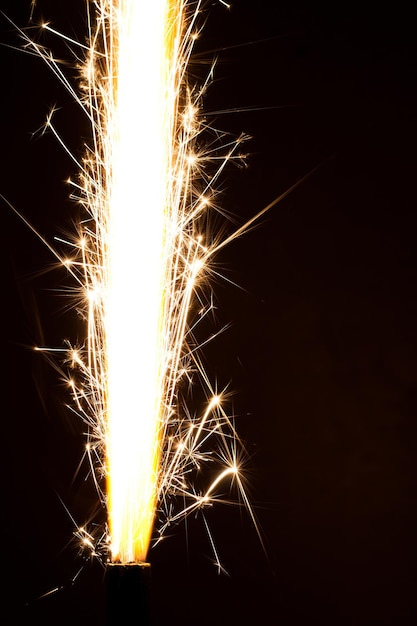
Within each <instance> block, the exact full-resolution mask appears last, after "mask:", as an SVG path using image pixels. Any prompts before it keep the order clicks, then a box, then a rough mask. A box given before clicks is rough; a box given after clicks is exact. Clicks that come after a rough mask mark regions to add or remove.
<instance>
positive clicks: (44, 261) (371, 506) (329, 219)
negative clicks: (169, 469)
mask: <svg viewBox="0 0 417 626" xmlns="http://www.w3.org/2000/svg"><path fill="white" fill-rule="evenodd" d="M208 4H209V5H210V3H208ZM29 5H30V3H29V2H24V1H23V0H18V1H12V0H2V1H1V7H2V10H4V12H5V13H6V14H7V15H9V16H10V17H11V18H12V19H14V20H15V21H16V22H17V24H18V25H19V26H25V25H27V24H28V16H29V10H30V6H29ZM84 10H85V9H84V4H83V2H82V1H81V0H80V1H77V2H75V1H74V0H73V1H72V2H69V1H68V0H65V1H64V0H60V2H59V3H58V2H56V1H55V2H52V0H49V1H47V0H42V1H39V3H38V6H37V9H36V12H35V16H36V19H37V20H38V19H39V17H40V16H42V17H44V18H45V19H48V20H49V19H50V20H51V22H52V25H53V26H54V27H56V28H57V29H58V30H61V31H63V32H65V33H66V34H68V35H70V36H72V35H73V34H74V35H75V36H76V37H78V38H80V37H81V38H82V37H83V32H84V30H83V29H84ZM1 33H2V35H1V39H2V42H3V43H5V44H11V45H13V46H17V47H19V45H20V43H19V40H18V37H17V35H16V33H15V31H14V29H13V28H12V27H11V26H10V24H8V22H7V20H6V19H4V18H2V19H1ZM33 35H34V36H35V37H37V38H39V41H41V42H44V43H45V44H47V45H48V46H51V47H52V48H53V49H54V50H56V53H57V55H58V56H60V55H61V56H63V57H65V58H68V56H69V55H68V52H67V51H66V49H65V45H64V44H63V43H62V42H61V41H59V40H58V39H57V38H54V37H52V36H50V35H48V36H46V35H39V34H36V31H35V30H34V31H33ZM0 55H1V57H0V59H1V60H0V67H1V72H2V91H1V94H2V95H1V118H0V123H1V137H2V151H1V162H2V166H1V172H0V193H1V194H3V195H4V196H5V197H6V198H7V199H8V200H9V201H10V202H11V203H13V204H14V206H16V208H17V209H18V210H19V211H20V212H21V213H22V214H23V215H24V216H25V217H26V218H27V219H28V220H29V221H31V222H32V223H33V224H34V225H35V226H36V228H37V229H38V231H39V232H40V234H41V235H42V236H44V237H45V238H46V240H47V241H49V242H51V243H52V242H53V237H54V236H55V235H60V234H61V233H62V231H63V230H64V231H65V229H68V228H69V227H70V226H71V221H72V220H73V219H74V217H73V216H74V215H75V213H74V212H75V211H76V208H75V207H74V204H73V203H71V202H70V201H69V199H68V195H69V189H68V186H67V185H66V184H65V182H64V181H65V179H66V178H67V177H68V176H69V175H73V174H74V165H73V163H72V162H71V160H70V159H69V158H68V156H66V155H65V153H64V152H63V151H62V150H61V149H60V148H59V146H58V145H57V144H56V142H55V140H54V139H53V137H52V136H51V135H45V136H44V137H42V138H40V137H39V136H37V135H35V136H34V137H32V133H33V132H34V131H36V130H37V129H38V128H40V127H41V126H42V124H43V122H44V119H45V116H46V114H47V113H48V111H49V109H50V107H51V106H52V105H55V104H56V105H57V106H58V107H59V111H57V114H56V123H57V126H59V128H60V129H61V131H62V135H63V138H64V141H65V142H66V144H67V145H68V146H69V148H70V149H71V150H73V151H74V152H75V153H76V154H82V143H83V141H84V139H85V138H88V124H87V122H86V120H85V119H84V117H83V115H82V114H81V113H80V111H79V109H78V108H77V106H76V105H75V104H74V103H73V102H72V101H71V98H70V97H69V96H68V95H67V94H66V93H65V90H64V89H63V87H62V86H61V85H60V84H59V82H58V81H57V80H56V78H54V77H53V76H52V75H51V73H50V72H49V70H48V69H47V68H46V67H45V66H44V65H43V64H42V62H41V61H40V60H39V59H35V58H32V57H31V56H29V55H25V54H23V53H22V52H19V51H17V50H13V49H11V48H9V47H7V46H3V47H2V48H1V49H0ZM213 56H218V57H219V62H218V65H217V68H216V72H215V80H214V83H213V85H212V86H211V87H210V89H209V92H208V94H207V97H206V99H205V104H204V109H205V112H206V115H207V119H210V120H213V123H214V124H215V125H216V127H220V128H221V129H223V130H225V131H228V132H230V133H232V134H239V133H240V132H241V131H243V132H246V133H249V134H250V135H251V136H252V137H253V139H252V140H251V141H249V142H248V143H247V146H246V149H247V151H248V153H249V157H248V161H247V163H248V167H247V168H246V169H238V168H234V167H233V166H231V167H230V168H229V169H228V171H227V173H226V174H225V176H224V178H223V179H222V181H221V191H222V196H221V204H222V206H223V207H224V209H225V210H226V211H228V212H230V213H232V214H234V215H236V216H237V219H238V222H239V223H243V222H244V221H245V220H246V219H249V218H250V217H251V216H252V215H254V214H256V213H257V212H258V211H260V210H261V209H262V208H263V207H264V206H266V205H267V204H268V203H269V202H271V201H272V200H274V198H276V197H277V196H279V195H280V194H281V193H282V192H284V191H285V190H286V189H287V188H289V187H290V186H291V185H293V184H294V183H295V182H296V181H297V180H299V179H300V178H302V177H303V176H304V175H305V174H306V173H308V172H309V171H311V170H312V169H313V168H315V167H316V166H319V168H318V170H316V171H315V173H314V174H312V175H311V176H310V177H309V178H308V179H307V180H305V181H304V182H303V183H302V184H301V185H300V186H299V187H298V188H297V189H296V190H295V191H293V192H292V193H291V194H290V195H289V196H288V197H287V198H286V199H285V200H283V201H282V202H281V203H280V204H278V205H276V206H275V207H274V208H272V209H271V210H270V211H269V212H268V213H267V214H266V215H264V216H263V217H262V219H261V220H260V221H259V223H258V224H257V227H256V228H255V229H254V230H252V231H251V232H250V233H248V234H246V235H245V236H243V237H242V238H240V239H239V240H237V241H235V242H234V243H232V244H231V245H230V246H228V247H227V248H225V249H224V250H223V251H222V252H221V253H220V254H219V256H218V257H217V258H216V263H217V264H218V267H219V268H221V270H222V272H223V274H224V275H225V276H226V277H227V279H228V280H230V281H233V282H235V283H237V284H238V285H240V288H238V287H233V286H231V285H230V283H229V282H227V281H220V280H219V281H218V282H217V283H216V284H215V285H214V290H215V295H216V303H217V306H218V309H217V312H216V314H217V322H216V323H217V324H218V326H219V327H220V326H221V325H222V324H224V323H227V322H231V327H230V329H229V330H227V331H226V332H225V333H224V334H223V335H222V336H221V338H220V339H218V340H217V342H214V343H212V344H211V345H210V346H209V347H208V348H207V350H206V351H205V355H206V361H207V363H208V368H209V372H210V374H211V375H212V376H213V377H214V378H217V379H218V381H219V386H220V387H222V386H224V385H227V384H228V383H229V382H230V386H231V388H232V389H233V390H234V391H235V395H234V397H233V410H234V412H235V414H236V416H237V428H238V431H239V433H240V434H241V436H242V438H243V440H244V441H245V444H246V447H247V450H248V453H249V457H250V459H249V461H248V463H247V468H246V469H247V472H248V480H249V492H250V495H251V500H252V502H253V505H254V508H255V511H256V515H257V517H258V520H259V524H260V528H261V531H262V536H263V540H264V544H265V550H266V554H265V553H264V551H263V549H262V546H261V544H260V542H259V540H258V538H257V536H256V533H255V531H254V529H253V528H252V526H251V523H250V521H249V520H248V518H247V516H246V515H245V514H242V512H241V511H239V510H238V509H237V508H236V507H229V508H228V507H223V506H221V505H219V507H217V508H215V509H213V510H210V511H207V518H208V520H209V522H210V524H211V526H212V527H213V532H214V537H215V539H216V545H217V548H218V550H219V553H220V557H221V559H222V562H223V565H224V567H225V569H226V570H227V572H228V574H229V575H224V574H222V575H218V573H217V570H216V568H215V566H214V565H213V564H212V562H211V561H212V554H211V550H210V544H209V542H208V540H207V537H206V535H205V530H204V526H203V524H202V523H201V520H199V519H197V520H194V519H191V520H190V523H189V525H188V535H187V534H186V533H185V531H184V528H178V529H176V530H175V531H173V533H172V535H171V536H170V537H169V538H168V539H167V541H166V542H165V543H162V544H161V545H159V546H158V547H157V548H155V550H153V551H152V552H151V554H150V560H151V562H152V575H153V592H154V596H155V598H154V600H155V606H154V614H155V624H156V625H159V624H161V625H162V624H164V625H165V624H167V625H168V624H172V625H175V624H184V625H185V624H195V623H198V624H201V625H205V624H212V623H215V624H217V625H219V626H222V625H226V624H262V623H269V624H278V625H282V626H292V625H296V624H297V625H298V624H307V623H313V624H318V625H323V626H324V625H326V626H327V625H329V626H330V625H332V626H333V625H340V626H344V625H346V626H348V625H349V626H353V625H354V626H365V625H371V624H372V625H373V624H375V625H382V624H383V625H390V626H391V625H392V626H397V625H398V626H401V625H407V626H408V625H411V624H415V623H417V599H416V591H415V590H416V583H417V576H416V573H417V572H416V570H417V565H416V556H417V553H416V552H417V551H416V541H415V534H416V524H417V515H416V507H415V500H416V495H417V359H416V355H417V351H416V348H417V334H416V319H417V315H416V314H417V310H416V309H417V306H416V305H417V302H416V295H415V294H416V287H417V284H416V283H417V252H416V246H415V227H416V212H415V172H416V158H415V148H416V139H417V127H416V95H417V91H416V74H415V69H416V47H415V32H414V22H413V19H412V15H411V8H410V9H405V5H404V6H402V5H401V3H397V4H396V5H395V7H394V6H391V5H387V6H386V7H385V8H384V7H383V6H382V4H379V5H375V6H371V5H370V3H364V5H360V4H357V5H355V4H347V3H346V4H340V3H333V4H332V5H331V7H330V8H329V7H328V6H326V5H324V4H320V3H318V4H317V3H310V2H305V3H303V2H301V1H299V0H294V2H291V3H288V2H284V3H280V2H268V1H266V0H256V2H255V1H254V0H234V1H233V2H232V9H231V10H230V11H228V10H227V9H225V7H224V6H222V5H221V4H219V3H217V4H216V3H215V2H213V3H212V5H211V6H210V7H209V12H208V21H207V24H206V27H205V29H204V32H203V35H202V37H201V41H200V42H199V43H198V46H197V48H196V56H195V60H194V65H193V66H192V68H191V69H192V71H193V72H195V74H196V76H197V77H198V76H200V77H201V76H202V75H203V74H204V71H205V70H206V68H207V66H203V65H202V64H201V61H202V60H204V59H205V60H207V59H211V58H213ZM68 71H69V72H70V74H72V75H74V72H73V70H71V68H70V67H68ZM216 111H217V112H219V113H218V114H216V115H212V113H213V112H216ZM77 151H78V152H77ZM1 225H2V227H1V232H2V246H1V254H2V267H3V277H4V288H3V296H2V301H3V306H2V314H3V333H4V336H3V341H2V347H3V350H4V356H3V372H4V373H3V383H2V394H3V402H4V410H3V416H2V450H3V453H2V462H3V467H2V492H3V522H4V529H3V533H2V537H3V545H4V549H3V570H4V573H5V582H4V583H2V584H3V589H4V598H5V599H4V603H3V607H4V611H5V612H6V611H7V609H8V608H9V607H10V611H11V613H10V617H8V618H5V620H4V623H8V624H9V623H10V624H14V623H19V624H20V623H27V624H34V623H43V624H70V623H71V624H73V623H78V624H90V623H103V620H104V602H103V597H104V591H103V570H102V569H101V568H100V566H98V564H97V563H95V562H92V563H89V562H88V561H85V560H83V559H82V558H81V557H80V556H79V555H78V548H77V546H76V545H75V544H74V541H73V531H74V524H73V521H72V520H71V517H70V515H69V514H68V512H67V511H66V510H65V507H68V510H69V512H70V514H71V515H72V516H73V517H74V519H75V521H76V523H77V524H82V523H84V521H86V520H88V519H90V518H91V516H92V515H93V514H95V513H96V509H97V498H96V497H95V495H94V491H93V489H92V487H91V485H90V483H89V482H88V481H85V480H84V474H85V472H84V470H83V472H82V473H80V474H78V475H76V468H77V466H78V463H79V460H80V457H81V455H82V450H83V436H82V427H81V426H80V424H79V422H78V421H77V420H76V419H75V417H74V416H73V415H72V414H71V412H70V411H69V410H68V409H66V408H65V406H64V405H65V403H66V402H67V401H68V400H69V398H68V396H67V390H66V389H65V387H64V385H63V383H62V381H61V380H60V378H59V374H58V373H57V372H55V371H54V369H53V368H52V367H51V366H50V365H48V363H47V362H46V361H45V359H43V357H42V356H41V355H39V354H37V353H33V351H32V349H31V348H32V346H33V345H39V344H41V345H50V346H62V345H63V339H65V338H66V337H70V338H71V339H72V340H74V339H75V340H76V339H77V337H78V338H79V336H80V335H82V326H81V325H80V320H79V319H78V318H77V316H76V315H75V314H74V312H73V311H71V310H70V309H69V307H68V300H67V299H65V297H63V296H62V292H61V288H62V286H63V285H64V284H65V280H66V279H65V275H63V272H62V270H61V271H57V270H56V269H53V267H52V266H53V264H54V258H53V257H52V255H51V253H50V252H49V251H48V250H47V249H46V247H45V246H44V245H43V244H42V243H41V241H40V240H39V239H38V238H37V237H36V236H35V235H34V234H33V233H32V232H30V230H29V229H28V228H27V227H26V226H25V225H24V224H23V222H22V221H21V220H19V218H17V217H16V215H15V214H14V213H13V212H12V211H11V210H10V209H9V208H8V207H7V205H6V204H5V203H4V202H3V203H2V209H1ZM64 505H65V506H64ZM187 541H188V544H187ZM81 567H82V569H81V573H80V574H79V576H77V577H76V574H77V572H78V570H79V569H80V568H81ZM74 577H76V580H75V581H74V582H73V583H72V582H71V581H72V579H73V578H74ZM55 587H61V589H60V590H59V591H57V592H55V593H52V594H49V595H47V596H46V597H41V596H42V595H43V594H45V593H47V592H48V591H50V590H53V589H54V588H55ZM132 623H140V622H138V621H136V622H135V620H134V619H133V621H132Z"/></svg>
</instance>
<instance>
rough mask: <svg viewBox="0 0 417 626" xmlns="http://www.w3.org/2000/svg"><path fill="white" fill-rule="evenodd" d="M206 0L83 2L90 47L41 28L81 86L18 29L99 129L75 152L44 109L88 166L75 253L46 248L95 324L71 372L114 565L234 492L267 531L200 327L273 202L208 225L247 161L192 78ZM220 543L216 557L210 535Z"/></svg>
mask: <svg viewBox="0 0 417 626" xmlns="http://www.w3.org/2000/svg"><path fill="white" fill-rule="evenodd" d="M221 4H225V5H226V3H221ZM226 6H227V5H226ZM203 8H204V7H203V2H201V1H191V0H153V1H152V2H135V1H134V0H97V1H95V2H87V20H88V33H89V34H88V39H87V43H86V44H80V43H79V42H76V41H73V40H71V39H69V38H68V37H67V36H65V35H62V34H60V33H58V32H57V31H56V30H55V29H54V28H53V27H52V26H51V24H48V23H45V24H43V25H42V28H43V29H44V30H46V31H49V32H51V33H52V34H53V35H58V36H60V37H63V38H64V39H65V40H66V42H67V43H69V44H70V45H71V46H72V47H73V49H74V50H76V52H74V56H75V58H76V59H78V58H79V56H80V52H81V53H82V56H83V62H82V63H81V64H80V75H81V90H80V89H77V88H76V87H75V86H74V85H73V83H72V81H71V80H70V79H69V78H68V77H67V76H66V74H65V73H64V72H63V70H62V66H61V64H60V63H59V62H58V61H57V60H56V59H55V58H54V55H53V54H52V52H51V51H50V50H49V49H46V48H45V47H43V46H41V45H39V44H38V43H37V42H36V41H35V40H34V39H33V38H31V37H29V35H28V34H27V31H25V30H20V31H19V32H20V34H21V36H22V37H23V39H24V42H25V46H26V49H27V50H29V51H30V52H31V53H34V54H35V55H37V56H39V57H40V58H41V59H42V60H43V61H44V62H45V63H47V65H48V66H49V68H50V69H51V70H52V72H53V73H54V74H55V75H56V76H57V77H58V79H59V80H60V81H61V82H62V84H63V85H64V86H65V87H66V89H67V90H68V91H69V93H70V94H71V96H72V97H73V98H74V100H75V101H76V102H77V103H78V104H79V106H80V107H81V108H82V110H83V111H84V112H85V114H86V115H87V116H88V119H89V122H90V128H91V141H90V142H89V144H88V145H87V146H86V148H85V152H84V154H83V156H82V158H81V159H78V158H77V157H76V156H74V155H73V154H72V153H70V152H69V149H68V148H67V147H66V145H65V142H64V141H63V140H62V139H61V137H60V134H59V132H58V131H57V129H56V127H55V126H54V121H53V111H52V112H51V113H50V115H48V117H47V121H46V124H45V130H49V131H50V132H52V133H53V134H54V135H55V137H56V139H57V140H58V142H59V143H60V144H61V146H62V147H63V148H64V149H65V150H66V151H67V152H68V153H69V154H70V156H71V158H72V159H73V161H74V162H75V163H76V166H77V170H78V175H77V177H76V178H75V179H74V180H72V181H70V184H71V186H72V190H73V191H72V197H73V199H74V200H75V201H76V202H77V203H78V204H79V205H80V206H81V207H82V210H83V217H82V219H81V220H80V221H79V223H78V225H77V228H76V232H75V234H74V237H73V238H67V239H65V240H63V239H61V240H60V241H61V243H64V244H65V245H66V246H68V249H69V250H70V252H69V253H68V255H67V256H66V257H64V256H62V255H61V254H60V253H59V252H57V250H56V249H55V248H54V247H53V246H51V245H50V244H49V243H47V242H46V241H45V242H44V243H45V244H46V245H47V246H48V248H49V249H50V250H51V252H52V253H53V254H54V255H55V257H56V258H57V259H58V261H59V263H60V264H61V265H62V266H64V267H65V268H66V269H67V271H69V273H70V275H71V276H72V278H73V279H74V284H75V289H76V292H77V293H76V300H77V302H76V306H77V307H78V309H79V310H80V311H81V312H82V315H83V318H84V320H85V329H86V330H85V341H84V343H83V344H82V345H80V346H73V345H68V346H67V347H66V348H65V354H66V357H65V358H66V360H67V363H68V364H69V368H68V371H69V372H70V373H71V375H67V376H66V378H67V382H68V385H69V386H70V389H71V391H72V395H73V410H74V411H75V412H76V413H77V415H78V416H79V417H80V419H81V420H82V421H83V422H84V424H85V431H86V449H85V457H86V458H87V459H88V464H89V468H90V469H92V470H93V472H92V474H93V476H94V481H95V484H96V487H97V491H98V494H99V498H100V501H101V503H102V504H103V506H104V507H105V509H106V511H107V519H108V532H107V531H106V532H105V533H100V539H99V540H96V539H95V538H94V536H93V534H90V533H89V531H88V530H87V529H86V527H85V525H84V526H83V527H80V528H77V531H76V533H75V534H76V536H77V537H78V538H79V540H80V541H81V542H82V543H83V545H84V547H85V546H87V547H90V548H91V554H93V555H103V554H105V555H106V558H108V557H107V555H109V558H110V559H111V560H112V561H113V562H120V563H131V562H143V561H145V560H146V558H147V554H148V550H149V546H150V545H151V544H152V542H157V541H158V540H159V539H160V538H162V537H163V536H164V534H165V533H166V530H167V528H168V527H170V526H171V525H173V524H177V523H179V522H180V521H182V520H184V519H185V518H186V517H187V516H188V515H189V514H190V513H191V512H196V511H201V510H202V509H204V507H207V506H208V505H210V504H211V503H213V502H214V501H218V500H222V498H223V495H222V494H223V493H224V492H225V491H227V490H228V489H229V488H231V487H232V485H233V486H234V487H235V488H237V493H238V496H237V501H239V502H241V503H243V505H244V506H245V507H246V508H247V510H248V511H249V515H250V516H251V518H252V519H253V521H254V523H255V526H256V521H255V516H254V514H253V511H252V508H251V506H250V503H249V500H248V497H247V495H246V492H245V489H244V480H243V477H242V473H241V461H242V459H243V458H244V449H243V446H242V444H241V442H240V441H239V438H238V436H237V433H236V431H235V427H234V420H233V419H232V418H231V417H230V416H229V415H228V413H227V411H226V409H225V406H226V404H227V402H226V400H227V394H226V393H218V392H217V390H216V387H215V385H214V384H212V383H211V382H210V379H209V376H208V375H207V374H206V372H205V370H204V367H203V364H202V359H201V353H200V350H201V343H200V345H199V343H198V341H197V339H196V338H195V333H196V328H197V327H198V325H199V323H200V322H201V321H202V320H203V319H204V318H205V317H206V316H207V315H209V314H210V312H211V310H212V308H213V304H212V299H211V296H210V289H208V285H209V283H210V281H209V278H210V274H211V272H212V271H214V270H213V269H212V265H211V262H212V259H213V257H214V255H215V253H216V252H217V251H218V250H219V249H221V248H222V247H224V246H225V245H226V244H228V243H229V242H230V241H231V240H233V239H234V238H235V237H237V236H239V235H241V234H242V232H243V231H244V230H245V229H246V227H249V226H250V225H251V224H252V223H253V221H254V220H255V219H256V218H257V217H259V215H260V214H262V213H263V212H264V211H266V210H268V209H269V208H270V207H266V208H265V209H264V210H263V211H262V212H261V213H260V214H258V216H255V217H254V218H253V219H252V220H251V221H250V222H249V223H248V224H247V225H245V226H243V227H240V228H239V229H238V230H237V231H235V233H234V234H232V235H229V236H224V237H223V238H222V237H221V233H217V234H216V233H213V232H212V231H210V228H209V226H208V225H209V224H210V221H214V220H211V216H212V215H213V214H216V213H217V212H218V211H219V208H218V207H217V206H216V184H217V181H218V179H219V177H220V175H221V174H222V172H223V169H224V168H225V166H226V165H227V164H228V163H229V162H230V161H231V160H238V161H242V159H244V156H243V155H241V154H239V149H240V145H241V143H242V141H244V140H245V139H246V138H247V137H245V136H243V135H242V136H241V137H238V138H237V139H233V140H230V139H229V138H226V139H225V135H224V134H222V133H219V132H218V131H216V130H215V129H213V128H211V127H210V126H209V125H208V124H207V123H206V121H205V119H204V115H203V114H202V98H203V95H204V93H205V90H206V88H207V86H208V84H209V82H210V78H211V75H212V70H210V71H209V75H208V77H207V80H203V81H202V84H200V85H199V86H197V85H194V84H191V83H190V81H189V79H188V68H189V62H190V57H191V54H192V49H193V44H194V42H195V40H196V38H197V37H198V35H199V31H200V29H201V24H202V23H203V21H204V12H203ZM275 202H276V201H275ZM275 202H274V203H275ZM270 206H272V205H270ZM220 213H221V214H222V215H223V214H224V212H223V211H220ZM25 221H26V220H25ZM72 291H74V288H72ZM38 349H40V350H42V351H44V352H46V353H50V352H55V350H49V349H48V348H38ZM197 380H198V381H199V383H200V385H201V387H202V388H203V390H204V395H205V397H206V406H205V407H203V408H202V409H201V412H196V413H194V414H193V413H192V412H191V411H190V409H189V407H188V402H187V394H188V393H189V388H190V385H192V384H194V383H195V382H196V381H197ZM205 468H206V469H207V470H208V471H207V474H206V476H207V480H206V483H205V484H204V479H203V480H202V479H201V478H200V477H201V476H203V477H204V476H205V474H204V471H203V470H204V469H205ZM214 468H217V469H216V470H215V474H213V471H214ZM197 474H198V476H199V478H198V481H196V480H195V478H196V476H197ZM213 476H214V477H213ZM197 483H198V486H197ZM202 514H203V515H204V512H203V513H202ZM210 543H211V545H212V548H213V552H214V556H215V561H216V562H217V564H218V565H219V566H220V564H219V559H218V555H217V549H216V547H215V544H214V542H213V540H212V537H211V535H210Z"/></svg>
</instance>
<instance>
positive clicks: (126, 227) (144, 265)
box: [104, 0, 181, 563]
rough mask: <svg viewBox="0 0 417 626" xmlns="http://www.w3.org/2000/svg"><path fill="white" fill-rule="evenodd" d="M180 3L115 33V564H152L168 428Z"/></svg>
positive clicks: (111, 307) (160, 2) (138, 17)
mask: <svg viewBox="0 0 417 626" xmlns="http://www.w3.org/2000/svg"><path fill="white" fill-rule="evenodd" d="M178 4H179V3H178V2H177V1H176V0H152V2H148V1H146V2H138V1H137V0H136V1H135V0H120V1H119V3H118V5H117V9H116V17H115V22H116V25H115V26H114V27H113V29H112V31H111V35H112V40H111V43H110V45H111V48H112V59H113V63H114V67H113V71H114V74H113V81H111V83H110V84H111V85H112V87H111V88H112V94H111V101H112V103H113V108H112V109H111V110H110V111H109V113H110V118H109V119H108V127H107V137H106V142H108V143H107V145H108V149H109V162H108V164H107V166H108V171H109V179H108V183H107V186H108V189H107V191H108V202H109V208H108V211H109V213H108V227H107V236H106V239H107V240H106V246H105V258H104V261H105V267H106V268H107V284H106V289H105V304H104V316H105V317H104V332H105V348H106V363H107V365H106V372H107V380H106V386H107V396H106V397H107V420H106V422H107V433H106V452H107V466H108V487H107V493H108V515H109V525H110V534H111V541H112V544H111V552H112V558H113V559H115V560H120V561H121V562H123V563H125V562H133V561H136V562H137V561H144V560H145V559H146V554H147V551H148V547H149V543H150V539H151V533H152V526H153V519H154V512H155V504H156V497H157V478H158V468H159V457H160V439H161V434H162V424H163V403H164V391H165V390H164V384H165V377H166V371H167V363H166V345H167V336H166V333H167V328H166V318H167V311H166V291H167V286H169V281H170V275H171V268H170V260H171V259H172V258H173V254H172V250H171V249H170V244H171V242H172V236H171V234H170V229H171V221H172V216H171V208H172V207H171V198H170V193H171V187H172V180H171V177H172V173H173V167H172V159H173V154H172V150H173V137H174V132H175V115H176V110H177V99H178V93H177V88H176V82H177V80H178V77H177V74H176V71H177V68H178V63H177V59H176V56H177V51H178V38H179V33H180V27H181V12H178Z"/></svg>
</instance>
